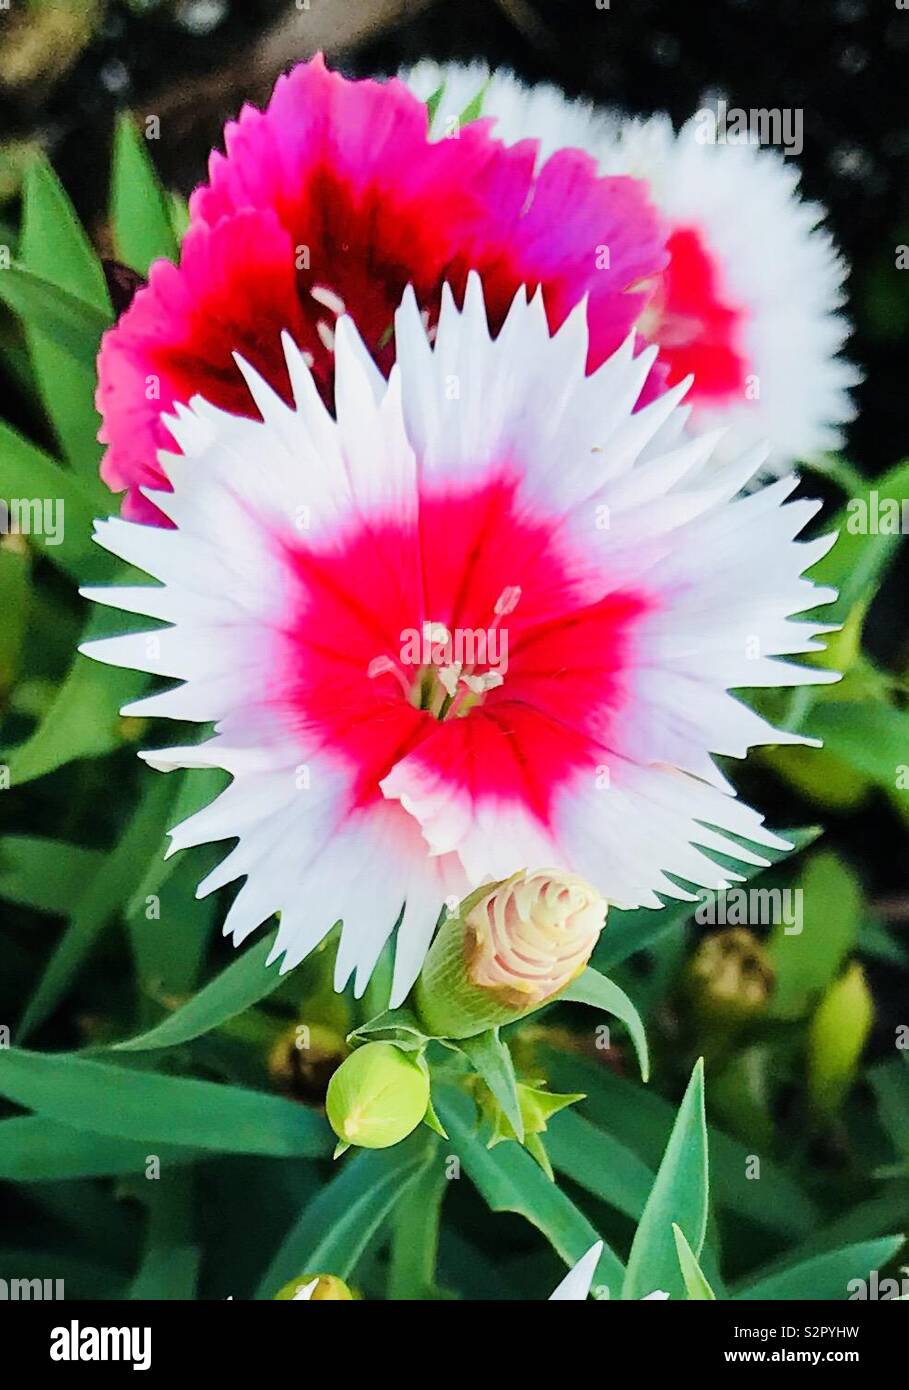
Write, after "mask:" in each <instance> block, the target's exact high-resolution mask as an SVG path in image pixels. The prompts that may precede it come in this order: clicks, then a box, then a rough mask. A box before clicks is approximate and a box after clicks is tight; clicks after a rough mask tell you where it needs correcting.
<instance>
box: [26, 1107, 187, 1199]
mask: <svg viewBox="0 0 909 1390" xmlns="http://www.w3.org/2000/svg"><path fill="white" fill-rule="evenodd" d="M148 1152H149V1151H148V1144H147V1143H145V1144H143V1143H142V1142H140V1141H139V1140H138V1139H117V1138H113V1137H111V1136H110V1135H103V1134H93V1133H91V1132H90V1131H89V1130H84V1131H83V1130H78V1129H73V1127H72V1126H71V1125H66V1124H60V1123H58V1121H56V1120H48V1119H46V1118H45V1117H44V1116H43V1115H18V1116H16V1117H15V1119H12V1120H0V1180H4V1181H8V1182H60V1181H63V1180H70V1179H74V1178H103V1177H114V1176H123V1175H129V1174H132V1175H133V1176H136V1177H141V1176H142V1175H143V1173H144V1172H145V1168H146V1163H147V1160H148ZM155 1153H156V1154H157V1156H158V1158H160V1160H161V1163H162V1165H167V1166H168V1167H170V1165H171V1164H174V1163H192V1162H193V1161H194V1160H195V1158H196V1157H197V1152H196V1150H194V1149H181V1148H175V1147H174V1146H172V1145H163V1146H162V1145H160V1144H159V1145H157V1146H156V1148H155Z"/></svg>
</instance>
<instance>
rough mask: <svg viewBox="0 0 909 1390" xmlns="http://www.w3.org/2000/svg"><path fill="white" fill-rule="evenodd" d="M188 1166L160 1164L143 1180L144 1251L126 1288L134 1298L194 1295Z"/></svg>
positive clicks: (196, 1258)
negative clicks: (150, 1177)
mask: <svg viewBox="0 0 909 1390" xmlns="http://www.w3.org/2000/svg"><path fill="white" fill-rule="evenodd" d="M194 1180H195V1174H194V1173H193V1171H192V1169H181V1168H174V1169H169V1168H163V1167H162V1170H161V1175H160V1177H159V1178H158V1179H157V1180H156V1181H155V1182H150V1183H146V1184H145V1186H144V1190H143V1194H142V1195H143V1198H144V1200H145V1201H146V1202H147V1204H148V1227H147V1231H146V1244H145V1252H144V1254H143V1257H142V1264H141V1265H140V1267H139V1269H138V1271H137V1273H136V1277H135V1279H134V1280H133V1283H132V1286H131V1288H130V1291H129V1297H130V1298H131V1299H134V1300H139V1301H142V1300H145V1299H153V1300H167V1301H168V1302H170V1301H173V1300H187V1299H194V1298H195V1297H196V1285H197V1283H198V1278H199V1263H200V1259H201V1253H202V1252H201V1250H200V1249H199V1246H198V1245H197V1244H196V1243H195V1240H194V1231H195V1221H194V1213H195V1207H196V1203H195V1201H194V1192H193V1185H194Z"/></svg>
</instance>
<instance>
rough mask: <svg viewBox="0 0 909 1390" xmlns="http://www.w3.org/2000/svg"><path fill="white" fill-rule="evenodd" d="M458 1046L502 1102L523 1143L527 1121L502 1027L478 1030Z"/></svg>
mask: <svg viewBox="0 0 909 1390" xmlns="http://www.w3.org/2000/svg"><path fill="white" fill-rule="evenodd" d="M458 1046H459V1047H460V1049H461V1051H462V1052H463V1053H464V1054H465V1056H466V1057H467V1058H468V1059H469V1060H470V1063H471V1065H472V1066H473V1068H474V1070H475V1071H476V1072H477V1073H478V1074H479V1075H480V1076H481V1077H482V1078H483V1080H484V1081H485V1082H486V1085H487V1086H488V1087H489V1089H490V1091H492V1094H493V1095H494V1096H495V1098H496V1100H497V1101H498V1102H499V1105H501V1107H502V1110H503V1111H504V1112H505V1116H506V1118H507V1120H508V1122H509V1124H510V1125H511V1127H512V1129H513V1130H514V1132H515V1134H516V1136H517V1139H518V1143H520V1144H523V1142H524V1120H523V1117H522V1115H521V1104H520V1101H519V1100H518V1083H517V1078H516V1077H515V1074H514V1063H513V1061H512V1060H511V1052H510V1051H509V1049H508V1046H507V1044H506V1043H504V1042H503V1041H502V1039H501V1038H500V1037H499V1030H498V1028H490V1029H488V1030H487V1032H485V1033H478V1034H477V1035H476V1037H473V1038H465V1039H463V1041H462V1042H460V1043H459V1044H458Z"/></svg>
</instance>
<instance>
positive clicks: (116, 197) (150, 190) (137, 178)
mask: <svg viewBox="0 0 909 1390" xmlns="http://www.w3.org/2000/svg"><path fill="white" fill-rule="evenodd" d="M110 215H111V223H112V226H113V233H114V245H115V247H116V250H117V255H118V256H119V258H120V260H121V261H123V262H124V263H125V264H126V265H128V266H130V267H131V269H133V270H136V271H138V272H139V274H140V275H147V274H148V271H149V267H150V266H151V264H152V262H153V261H155V260H158V259H159V257H162V256H164V257H166V258H167V259H168V260H171V261H175V260H176V259H177V253H178V247H177V238H176V236H175V235H174V228H173V221H172V217H171V207H170V202H169V199H168V196H167V193H166V192H165V190H164V188H163V187H162V186H161V183H160V181H159V179H158V176H157V174H156V173H155V168H154V165H153V164H152V162H151V159H150V157H149V152H148V141H147V140H145V139H144V137H143V136H142V135H141V134H140V133H139V131H138V130H137V129H136V125H135V122H134V121H133V118H132V116H131V115H130V114H129V113H128V112H124V113H123V114H122V115H121V116H120V119H119V121H118V122H117V131H116V135H115V136H114V162H113V173H112V177H111V206H110Z"/></svg>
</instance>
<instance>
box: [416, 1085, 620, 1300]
mask: <svg viewBox="0 0 909 1390" xmlns="http://www.w3.org/2000/svg"><path fill="white" fill-rule="evenodd" d="M438 1109H439V1114H440V1116H441V1118H442V1123H443V1124H444V1125H445V1128H446V1129H447V1130H448V1133H449V1135H450V1136H451V1143H452V1146H453V1148H454V1151H455V1153H456V1154H457V1156H458V1157H459V1158H460V1160H461V1163H462V1164H463V1166H464V1169H465V1171H466V1173H467V1176H468V1177H469V1178H470V1180H471V1182H472V1183H473V1184H474V1186H475V1187H476V1188H477V1190H478V1191H479V1192H480V1194H481V1196H483V1197H484V1198H485V1200H486V1202H487V1203H488V1205H489V1206H490V1207H491V1209H492V1210H493V1211H502V1212H504V1211H511V1212H515V1213H516V1214H517V1215H518V1216H523V1217H524V1219H525V1220H526V1221H529V1222H530V1223H531V1225H533V1226H536V1227H537V1229H538V1230H539V1231H541V1232H542V1234H543V1235H544V1236H545V1237H546V1239H547V1240H548V1241H549V1243H550V1245H551V1246H552V1247H553V1249H554V1250H555V1251H556V1252H557V1253H558V1254H559V1255H560V1256H561V1258H562V1259H563V1260H564V1261H565V1263H566V1264H567V1265H574V1264H576V1263H577V1262H578V1260H579V1259H580V1258H581V1256H582V1255H584V1254H586V1252H587V1251H588V1250H589V1249H590V1247H591V1245H593V1244H594V1243H595V1242H596V1241H597V1240H599V1238H600V1237H599V1233H598V1232H597V1231H596V1230H594V1228H593V1226H591V1224H590V1222H589V1221H588V1220H587V1218H586V1216H584V1215H583V1213H582V1212H580V1211H579V1210H578V1208H577V1207H576V1206H575V1205H574V1203H573V1202H571V1201H570V1200H569V1198H568V1197H566V1196H565V1194H564V1192H562V1191H560V1189H559V1188H558V1187H557V1186H556V1184H555V1183H553V1182H550V1181H549V1179H548V1178H547V1177H546V1175H545V1173H544V1172H543V1170H542V1168H540V1167H539V1165H538V1164H537V1163H535V1162H534V1160H533V1159H532V1158H531V1157H530V1155H529V1154H527V1153H525V1151H524V1150H523V1149H521V1148H519V1147H518V1145H517V1144H501V1145H499V1147H498V1148H496V1149H495V1150H494V1151H493V1152H490V1151H489V1150H488V1149H487V1148H486V1146H485V1145H484V1144H483V1143H482V1141H481V1140H480V1139H479V1138H478V1137H477V1135H476V1133H475V1124H474V1114H473V1105H472V1103H471V1101H470V1100H469V1099H468V1097H467V1096H465V1095H463V1094H461V1093H460V1092H458V1091H455V1090H452V1089H446V1091H445V1094H444V1098H441V1097H440V1099H439V1103H438ZM624 1273H625V1271H624V1268H623V1266H622V1262H621V1260H619V1258H618V1256H617V1255H616V1254H615V1253H614V1252H613V1251H612V1250H610V1249H609V1247H608V1245H604V1247H603V1254H602V1255H601V1256H600V1262H599V1264H598V1265H597V1272H596V1276H595V1278H594V1283H595V1284H596V1283H600V1284H606V1285H607V1286H608V1287H610V1288H612V1289H619V1288H621V1285H622V1278H623V1276H624Z"/></svg>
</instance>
